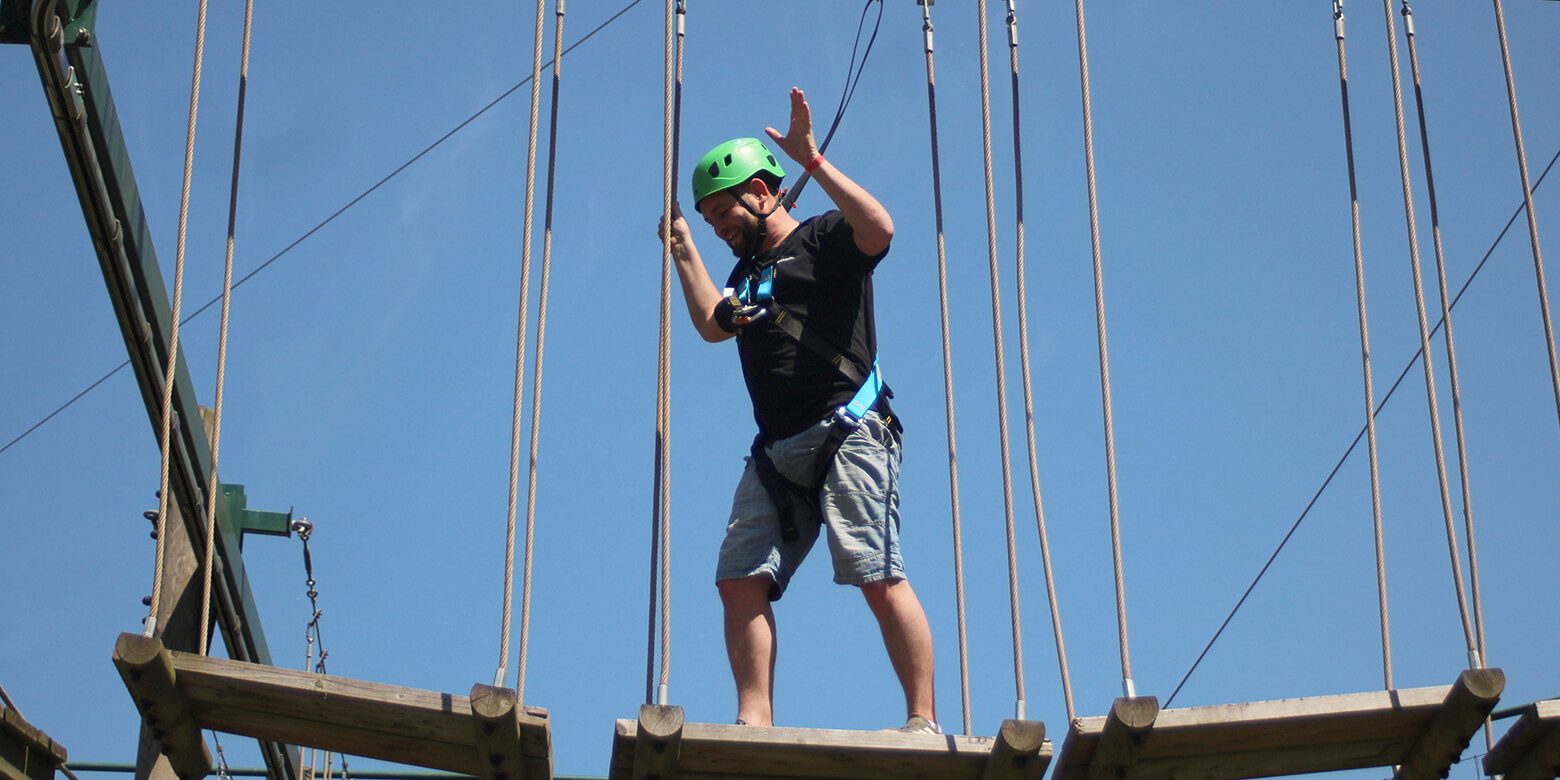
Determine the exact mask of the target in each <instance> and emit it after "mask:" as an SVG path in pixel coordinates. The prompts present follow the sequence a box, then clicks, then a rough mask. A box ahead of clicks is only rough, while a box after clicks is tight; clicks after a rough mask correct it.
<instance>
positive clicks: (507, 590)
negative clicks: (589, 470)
mask: <svg viewBox="0 0 1560 780" xmlns="http://www.w3.org/2000/svg"><path fill="white" fill-rule="evenodd" d="M546 18H547V3H546V0H536V25H535V27H534V28H533V30H532V36H533V40H534V41H535V43H534V44H533V45H532V47H531V52H532V53H531V130H530V135H529V137H528V140H527V143H526V156H525V213H524V227H523V228H522V229H521V232H522V235H523V238H522V239H521V247H520V318H519V324H518V325H517V326H516V329H517V333H516V335H515V393H514V407H513V411H512V413H511V417H510V419H511V423H510V427H509V522H508V526H507V531H506V534H505V539H504V622H503V630H502V631H501V632H500V636H499V645H498V647H499V651H498V671H497V672H496V673H495V674H494V675H493V684H494V685H496V686H502V685H503V684H504V678H505V676H506V672H505V666H506V664H508V663H509V624H510V609H511V603H512V601H513V598H514V593H513V591H514V581H515V530H516V522H515V517H516V511H515V509H516V505H517V504H518V503H519V501H518V499H519V493H520V403H521V391H522V389H523V388H524V386H525V326H526V316H527V314H526V304H527V303H528V302H529V299H530V293H531V218H532V210H533V208H534V206H535V202H536V130H537V128H536V126H537V117H538V114H539V113H540V110H541V94H542V93H541V90H542V34H543V27H544V24H545V20H546ZM527 525H528V527H527V529H526V562H527V566H526V575H527V578H529V575H530V565H529V563H530V557H531V549H530V540H531V529H530V528H529V522H528V524H527ZM527 587H529V583H527ZM525 621H526V616H524V615H522V616H521V622H522V623H524V622H525ZM525 661H526V647H525V643H524V642H522V643H521V645H520V667H519V673H518V674H517V675H516V679H515V699H516V700H518V701H524V700H525Z"/></svg>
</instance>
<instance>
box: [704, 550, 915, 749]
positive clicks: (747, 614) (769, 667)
mask: <svg viewBox="0 0 1560 780" xmlns="http://www.w3.org/2000/svg"><path fill="white" fill-rule="evenodd" d="M773 582H774V581H773V580H772V579H770V578H769V577H767V576H764V575H759V576H757V577H743V578H741V579H732V580H720V581H718V582H716V583H715V586H716V587H717V588H719V589H720V601H721V605H722V606H723V607H725V613H726V656H727V658H729V659H730V661H731V676H732V677H733V678H734V679H735V680H736V683H737V718H738V719H740V720H741V721H742V722H744V723H746V724H748V725H749V726H773V725H774V698H775V653H776V650H777V646H778V642H777V640H776V637H775V613H774V610H773V609H771V608H770V606H769V588H770V586H771V585H772V584H773ZM911 598H912V599H914V598H915V597H914V596H913V595H912V596H911ZM916 609H917V610H919V609H920V607H919V605H917V607H916ZM921 623H922V625H923V626H924V625H925V623H926V618H925V617H922V619H921ZM928 648H930V645H928ZM927 652H928V658H930V649H928V651H927Z"/></svg>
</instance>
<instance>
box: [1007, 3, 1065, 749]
mask: <svg viewBox="0 0 1560 780" xmlns="http://www.w3.org/2000/svg"><path fill="white" fill-rule="evenodd" d="M1007 32H1008V61H1009V66H1010V72H1011V73H1012V84H1013V190H1014V194H1013V204H1014V205H1013V211H1014V218H1015V221H1016V222H1017V225H1018V227H1017V231H1016V236H1015V243H1016V246H1017V249H1016V252H1015V254H1016V257H1017V263H1016V268H1015V276H1017V285H1018V355H1019V361H1020V363H1019V365H1020V366H1021V368H1022V370H1023V377H1024V436H1025V439H1026V442H1027V444H1028V446H1029V491H1030V494H1031V495H1032V496H1034V503H1035V527H1036V529H1037V531H1038V533H1039V536H1040V563H1041V566H1042V568H1043V569H1044V571H1045V595H1046V599H1047V601H1048V602H1049V606H1050V609H1051V633H1052V635H1053V636H1054V637H1055V638H1056V660H1057V664H1058V666H1059V667H1060V669H1061V675H1062V701H1063V703H1064V704H1066V706H1067V719H1068V720H1069V721H1070V720H1072V719H1073V716H1074V711H1073V694H1072V675H1071V674H1070V673H1069V672H1068V669H1067V644H1066V642H1065V641H1063V639H1062V613H1061V607H1060V605H1058V603H1057V599H1056V577H1055V575H1054V572H1053V570H1052V568H1051V540H1050V535H1049V534H1047V533H1046V528H1045V505H1044V503H1043V502H1042V501H1041V498H1040V465H1039V450H1038V448H1037V447H1036V446H1035V402H1034V389H1033V383H1032V380H1031V378H1030V372H1029V314H1028V312H1029V302H1028V298H1027V289H1028V287H1029V283H1028V282H1027V281H1026V277H1025V275H1024V153H1023V149H1024V146H1023V132H1022V131H1021V130H1020V123H1019V99H1018V94H1019V93H1018V15H1017V13H1016V9H1015V8H1014V0H1007Z"/></svg>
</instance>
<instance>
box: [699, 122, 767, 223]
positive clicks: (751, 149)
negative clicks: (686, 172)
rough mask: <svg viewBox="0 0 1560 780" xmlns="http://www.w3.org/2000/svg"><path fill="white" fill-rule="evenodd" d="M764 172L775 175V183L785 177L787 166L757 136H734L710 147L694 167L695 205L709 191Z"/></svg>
mask: <svg viewBox="0 0 1560 780" xmlns="http://www.w3.org/2000/svg"><path fill="white" fill-rule="evenodd" d="M761 173H767V174H769V175H771V176H773V177H774V179H775V182H774V183H778V182H779V181H780V180H781V179H784V178H785V170H783V169H782V168H781V167H780V163H779V162H778V161H776V160H775V156H774V154H773V153H771V152H770V151H769V147H767V146H765V145H764V142H763V141H760V140H758V139H757V138H733V139H732V140H730V141H727V142H725V143H723V144H721V145H720V146H717V147H715V148H714V149H711V150H710V151H709V153H708V154H705V155H704V157H703V158H701V159H700V160H699V164H698V165H696V166H694V168H693V205H694V208H695V209H697V208H698V207H699V201H701V200H704V199H705V198H707V197H709V196H710V195H713V194H715V193H717V192H720V191H721V190H724V189H729V188H731V187H735V186H737V185H739V184H744V183H746V182H747V181H748V180H749V179H751V178H753V177H754V176H757V175H758V174H761Z"/></svg>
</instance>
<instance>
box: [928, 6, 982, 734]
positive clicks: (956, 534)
mask: <svg viewBox="0 0 1560 780" xmlns="http://www.w3.org/2000/svg"><path fill="white" fill-rule="evenodd" d="M933 1H934V0H921V3H920V5H921V33H922V40H923V41H924V43H925V49H926V109H927V117H928V119H929V120H930V123H931V142H932V144H931V145H932V212H933V214H934V216H935V224H936V227H937V303H938V307H939V309H938V310H939V311H940V312H941V314H942V317H941V322H942V355H943V399H944V402H943V407H944V414H945V417H946V419H947V421H948V498H949V502H950V503H951V505H952V506H951V512H952V518H953V593H954V604H955V606H956V608H957V612H958V619H959V620H958V622H959V694H960V701H961V702H962V704H963V715H964V733H965V734H969V733H970V729H971V728H972V726H971V719H970V659H969V639H968V631H967V624H966V619H965V618H966V613H965V609H964V534H963V531H962V527H961V524H960V521H959V453H958V446H957V444H956V437H955V435H954V415H953V406H954V404H953V346H952V343H951V341H950V339H949V329H948V253H947V248H946V246H945V243H944V239H943V209H942V163H941V159H940V157H939V154H938V144H937V76H936V70H935V69H934V67H933V56H932V54H933V50H934V48H935V46H934V45H933V43H934V42H933V33H934V28H933V26H932V7H931V4H932V2H933Z"/></svg>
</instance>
